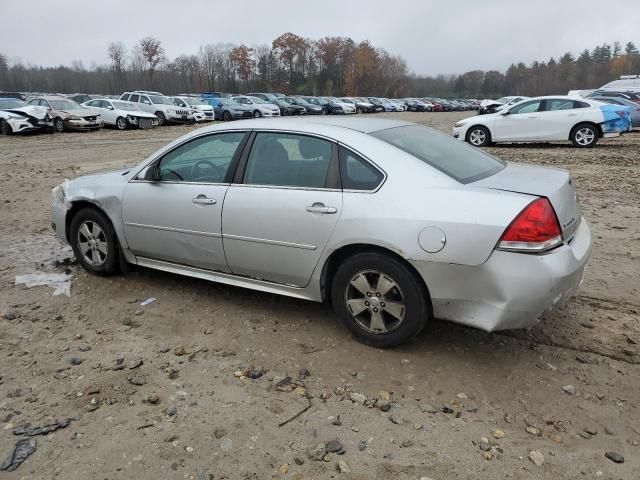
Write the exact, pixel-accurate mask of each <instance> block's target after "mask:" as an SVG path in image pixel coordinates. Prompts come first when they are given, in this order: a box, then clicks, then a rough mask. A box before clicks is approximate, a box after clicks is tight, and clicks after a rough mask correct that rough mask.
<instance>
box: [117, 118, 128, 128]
mask: <svg viewBox="0 0 640 480" xmlns="http://www.w3.org/2000/svg"><path fill="white" fill-rule="evenodd" d="M116 128H117V129H118V130H126V129H127V121H126V120H125V119H124V118H123V117H118V118H117V119H116Z"/></svg>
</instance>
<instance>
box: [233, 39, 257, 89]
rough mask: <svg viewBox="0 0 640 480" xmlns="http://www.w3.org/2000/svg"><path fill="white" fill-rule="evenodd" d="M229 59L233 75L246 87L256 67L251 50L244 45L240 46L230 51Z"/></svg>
mask: <svg viewBox="0 0 640 480" xmlns="http://www.w3.org/2000/svg"><path fill="white" fill-rule="evenodd" d="M229 58H230V60H231V64H232V65H233V69H234V71H235V73H236V74H237V76H238V78H240V80H242V82H243V83H244V86H245V87H246V86H247V84H248V82H249V78H250V77H251V74H252V73H253V72H254V70H255V66H256V61H255V59H254V58H253V48H249V47H247V46H246V45H240V46H239V47H236V48H233V49H232V50H231V52H230V53H229Z"/></svg>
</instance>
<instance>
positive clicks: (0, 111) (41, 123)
mask: <svg viewBox="0 0 640 480" xmlns="http://www.w3.org/2000/svg"><path fill="white" fill-rule="evenodd" d="M34 130H47V131H52V130H53V121H52V119H51V118H49V114H48V110H47V109H46V108H44V107H36V106H33V105H28V104H27V103H25V102H23V101H22V100H18V99H17V98H0V134H2V135H11V134H12V133H22V132H31V131H34Z"/></svg>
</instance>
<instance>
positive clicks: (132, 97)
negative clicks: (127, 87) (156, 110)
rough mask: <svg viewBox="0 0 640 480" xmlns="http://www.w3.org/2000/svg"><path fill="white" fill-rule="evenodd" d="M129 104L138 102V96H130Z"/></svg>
mask: <svg viewBox="0 0 640 480" xmlns="http://www.w3.org/2000/svg"><path fill="white" fill-rule="evenodd" d="M130 101H131V102H139V101H140V95H137V94H132V95H131V100H130Z"/></svg>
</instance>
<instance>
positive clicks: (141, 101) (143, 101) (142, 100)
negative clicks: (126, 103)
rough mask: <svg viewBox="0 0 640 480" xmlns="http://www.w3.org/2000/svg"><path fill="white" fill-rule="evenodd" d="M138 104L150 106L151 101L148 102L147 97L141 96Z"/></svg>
mask: <svg viewBox="0 0 640 480" xmlns="http://www.w3.org/2000/svg"><path fill="white" fill-rule="evenodd" d="M140 103H144V104H145V105H151V100H149V97H145V96H144V95H141V96H140Z"/></svg>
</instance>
